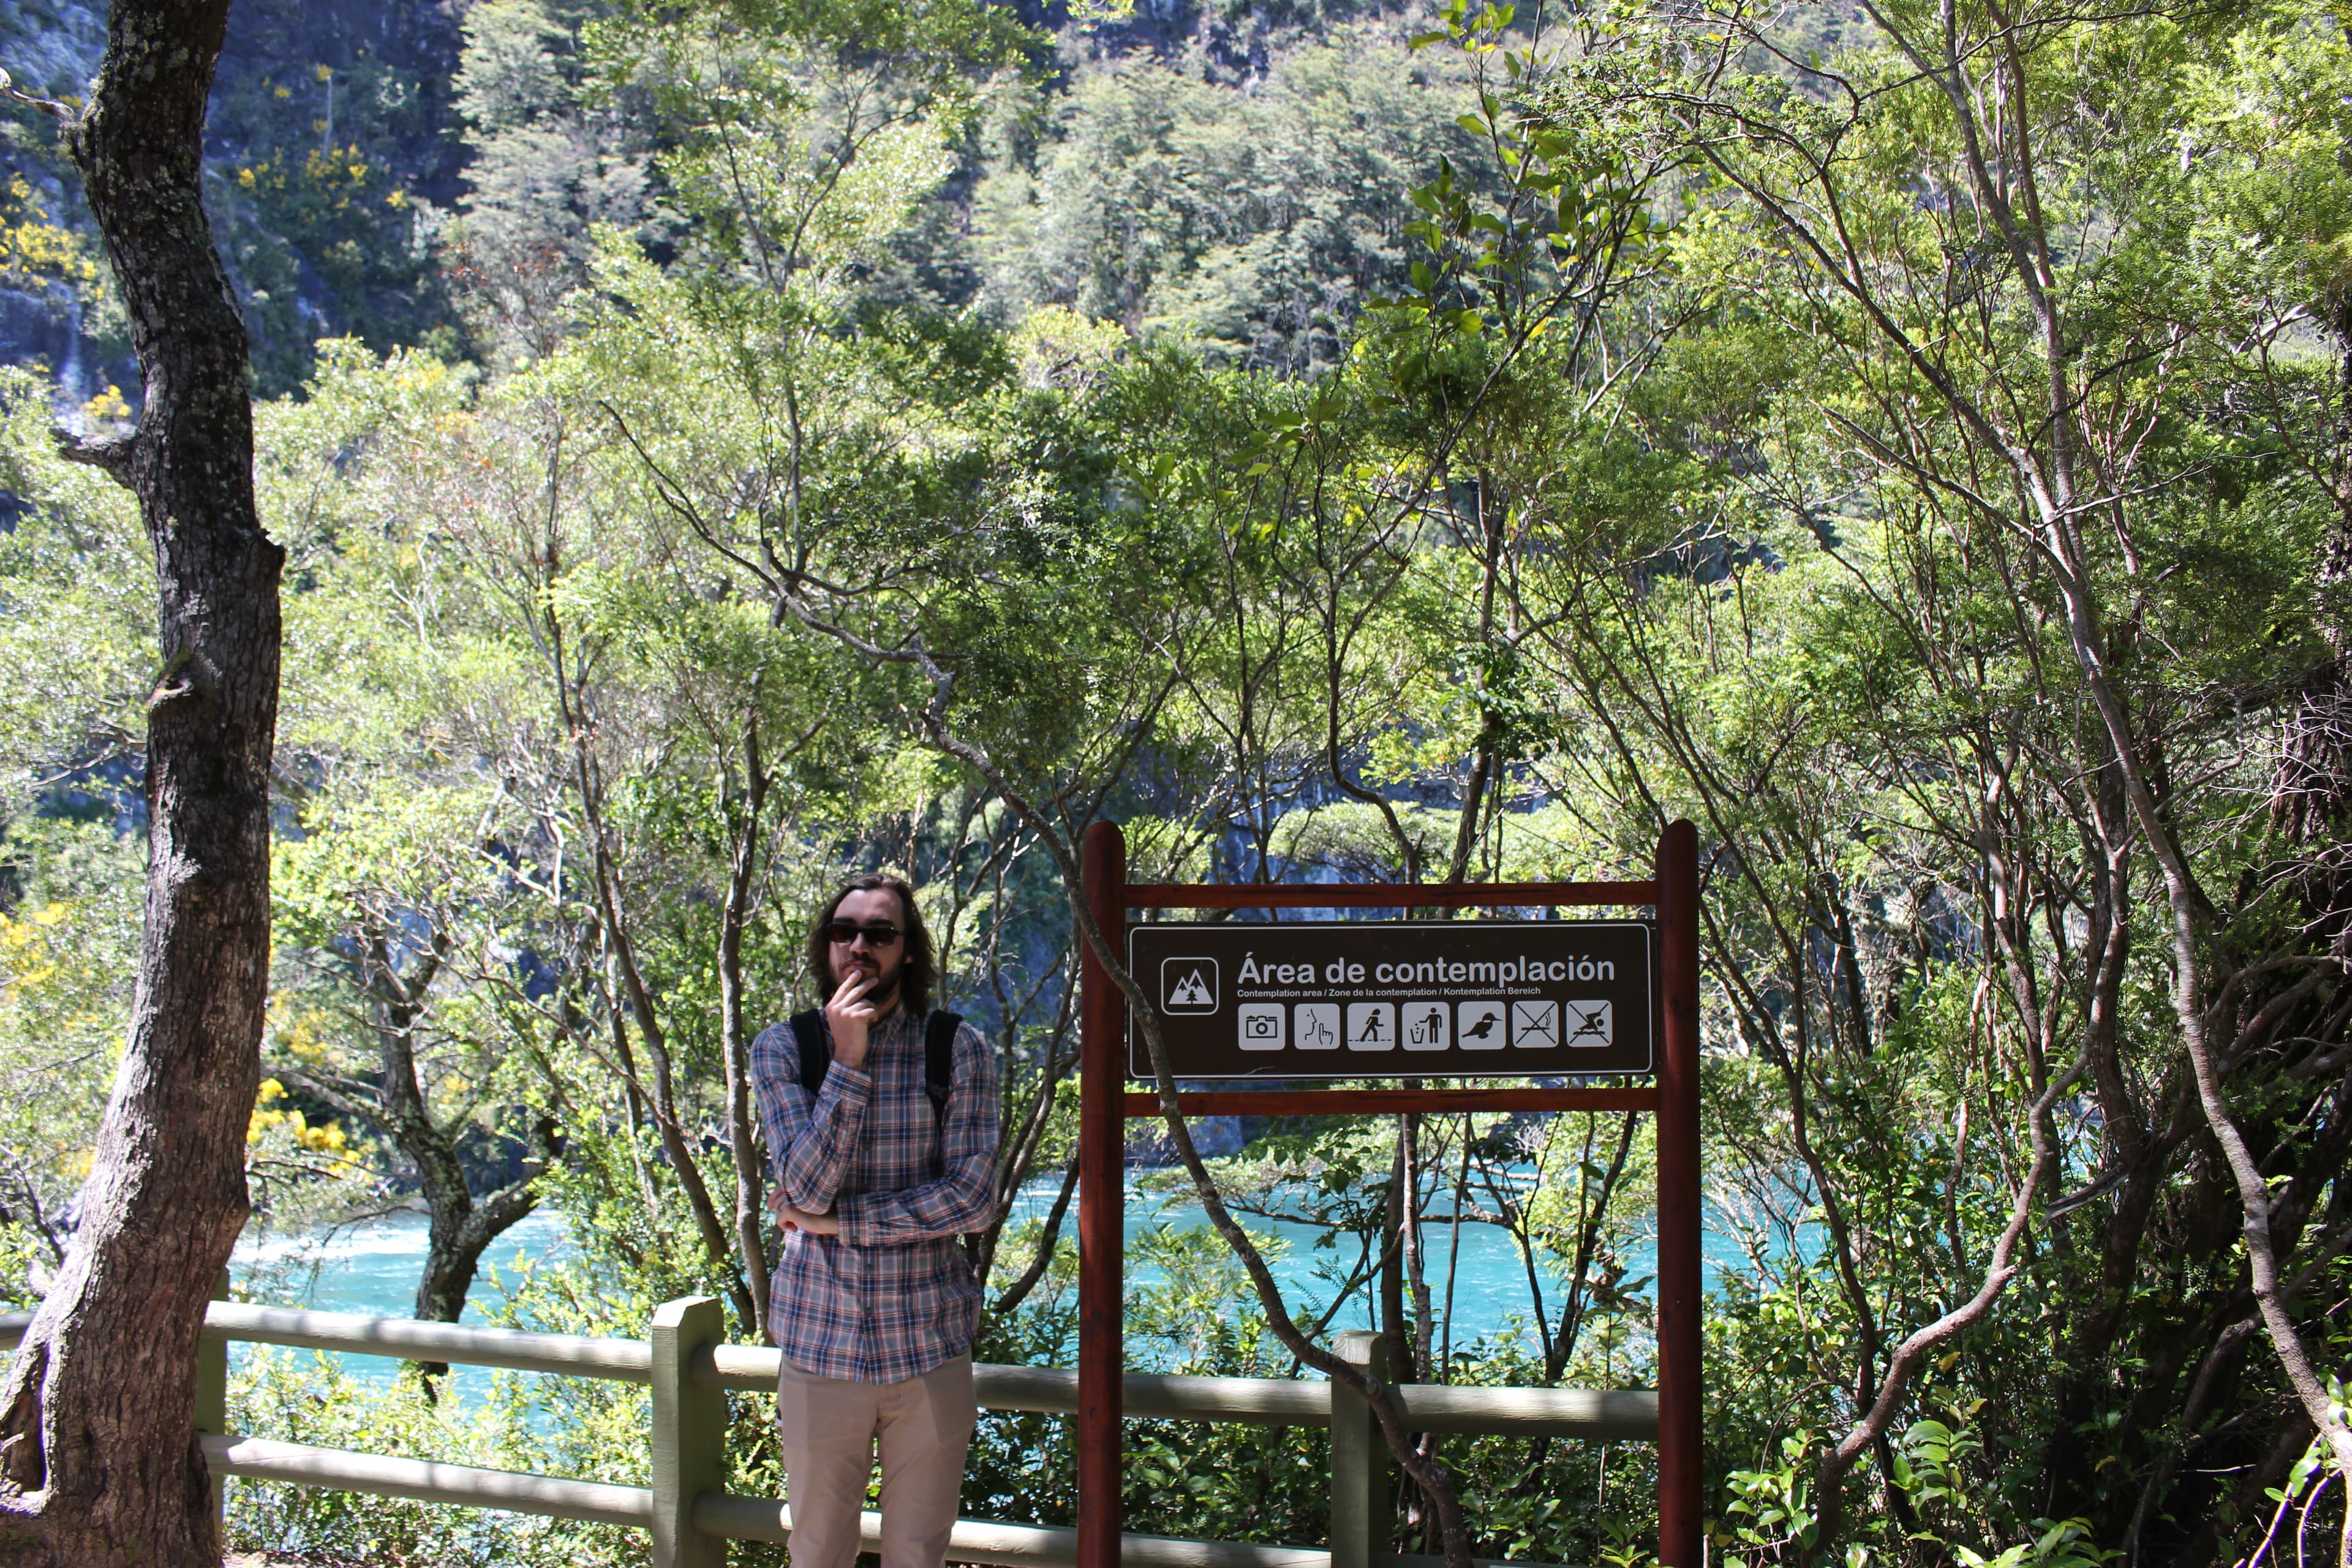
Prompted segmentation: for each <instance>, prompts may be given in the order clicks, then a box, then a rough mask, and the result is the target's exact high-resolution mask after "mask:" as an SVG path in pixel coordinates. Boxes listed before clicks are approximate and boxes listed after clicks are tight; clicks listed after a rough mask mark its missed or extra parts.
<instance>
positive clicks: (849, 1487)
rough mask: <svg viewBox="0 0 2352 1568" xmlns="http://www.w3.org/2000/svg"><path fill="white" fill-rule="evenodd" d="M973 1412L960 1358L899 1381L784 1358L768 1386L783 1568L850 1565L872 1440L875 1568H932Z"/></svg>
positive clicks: (951, 1510) (940, 1552)
mask: <svg viewBox="0 0 2352 1568" xmlns="http://www.w3.org/2000/svg"><path fill="white" fill-rule="evenodd" d="M979 1415H980V1411H979V1407H978V1406H977V1405H974V1404H973V1402H972V1392H971V1356H970V1355H969V1354H966V1355H960V1356H958V1357H956V1358H955V1359H954V1360H953V1361H950V1362H947V1363H943V1364H941V1365H940V1366H937V1367H934V1368H932V1369H931V1370H930V1371H929V1372H927V1373H924V1374H923V1375H922V1376H920V1377H910V1378H908V1379H907V1380H905V1381H904V1382H902V1383H857V1382H854V1381H851V1380H849V1379H847V1378H838V1377H819V1376H817V1375H816V1374H815V1373H811V1372H803V1371H802V1370H801V1369H800V1368H799V1367H797V1366H794V1365H793V1363H792V1362H791V1360H790V1359H789V1358H787V1359H786V1360H785V1362H784V1369H783V1374H782V1377H780V1378H779V1379H778V1380H777V1384H776V1429H777V1436H778V1437H779V1439H780V1440H781V1443H782V1448H783V1452H784V1500H785V1501H786V1502H787V1503H789V1504H791V1505H792V1514H793V1538H792V1543H791V1544H792V1555H793V1568H850V1564H851V1563H852V1562H854V1561H855V1560H856V1556H857V1523H858V1521H857V1516H858V1513H859V1511H860V1510H862V1509H863V1508H864V1507H865V1506H866V1481H867V1479H869V1478H870V1477H872V1475H873V1474H874V1446H875V1439H876V1438H877V1436H878V1437H879V1438H880V1439H881V1446H882V1568H940V1563H941V1562H943V1561H944V1560H945V1559H946V1556H947V1550H948V1532H949V1531H951V1530H953V1529H954V1528H955V1518H956V1505H957V1503H958V1502H959V1501H960V1500H961V1493H962V1489H963V1461H964V1452H965V1450H966V1449H968V1448H969V1447H971V1429H972V1426H974V1424H975V1423H976V1422H977V1421H978V1419H979Z"/></svg>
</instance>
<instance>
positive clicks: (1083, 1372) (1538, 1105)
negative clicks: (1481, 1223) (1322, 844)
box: [1077, 821, 1704, 1568]
mask: <svg viewBox="0 0 2352 1568" xmlns="http://www.w3.org/2000/svg"><path fill="white" fill-rule="evenodd" d="M1080 867H1081V876H1082V878H1083V880H1084V887H1083V889H1082V892H1083V895H1084V897H1085V899H1086V900H1087V909H1088V910H1089V911H1090V912H1091V913H1092V915H1093V916H1094V920H1095V923H1096V924H1097V927H1098V928H1099V929H1100V930H1101V931H1102V933H1103V935H1104V937H1105V939H1106V940H1108V941H1112V942H1119V939H1121V938H1123V936H1124V934H1125V932H1126V931H1127V923H1128V921H1127V917H1128V911H1129V910H1137V909H1427V908H1445V909H1462V908H1495V907H1503V908H1520V909H1525V908H1530V907H1547V906H1549V907H1569V908H1574V907H1591V906H1596V905H1598V906H1608V905H1648V906H1651V907H1653V908H1654V909H1655V910H1656V911H1657V926H1658V972H1657V986H1658V991H1659V1007H1658V1012H1659V1014H1660V1018H1659V1023H1660V1025H1661V1027H1660V1029H1659V1051H1658V1069H1657V1075H1656V1082H1655V1083H1654V1085H1653V1086H1652V1087H1648V1088H1640V1087H1636V1088H1631V1089H1582V1088H1578V1089H1233V1090H1216V1091H1198V1092H1180V1093H1179V1094H1178V1096H1177V1108H1178V1110H1181V1112H1183V1113H1184V1114H1186V1115H1202V1116H1214V1115H1288V1116H1296V1115H1342V1114H1362V1113H1370V1112H1399V1111H1415V1110H1417V1111H1434V1112H1440V1113H1443V1112H1445V1111H1461V1110H1611V1111H1619V1110H1649V1111H1652V1112H1654V1113H1655V1114H1656V1116H1657V1118H1658V1134H1657V1138H1658V1289H1657V1308H1658V1321H1657V1329H1658V1561H1659V1563H1660V1564H1661V1565H1662V1568H1702V1565H1703V1563H1704V1559H1703V1557H1702V1555H1701V1553H1702V1550H1703V1547H1702V1543H1701V1540H1700V1534H1701V1521H1700V1517H1699V1511H1700V1504H1701V1487H1702V1469H1701V1467H1702V1457H1701V1440H1702V1439H1701V1432H1700V1421H1701V1419H1702V1415H1703V1409H1704V1398H1703V1390H1704V1369H1703V1367H1702V1365H1701V1322H1700V1300H1699V1291H1700V1280H1701V1271H1700V1237H1699V1229H1700V1207H1701V1195H1700V1176H1699V1128H1698V1095H1699V1048H1698V1036H1699V1029H1698V831H1697V829H1696V827H1694V826H1692V825H1691V824H1690V823H1689V822H1687V821H1677V822H1674V823H1670V824H1668V825H1667V827H1666V830H1665V832H1664V834H1663V835H1662V836H1661V837H1660V838H1659V840H1658V850H1657V859H1656V862H1655V875H1654V877H1653V878H1652V879H1650V880H1648V881H1641V882H1627V881H1615V882H1486V883H1463V882H1454V883H1441V884H1416V883H1402V882H1356V883H1223V884H1192V885H1186V884H1181V883H1129V881H1128V879H1127V840H1126V837H1125V835H1123V834H1122V833H1121V832H1120V831H1119V829H1118V826H1117V825H1116V824H1113V823H1109V822H1097V823H1095V824H1093V825H1092V826H1089V827H1088V828H1087V832H1086V837H1085V839H1084V842H1083V846H1082V849H1081V859H1080ZM1120 945H1121V951H1123V943H1121V944H1120ZM1079 976H1080V978H1079V984H1080V991H1079V1005H1080V1013H1079V1017H1080V1025H1079V1030H1080V1032H1079V1044H1078V1419H1077V1480H1078V1510H1077V1513H1078V1517H1077V1568H1118V1562H1119V1528H1120V1522H1121V1521H1120V1515H1121V1512H1122V1510H1121V1506H1120V1499H1121V1487H1122V1481H1123V1478H1122V1476H1121V1473H1120V1471H1121V1464H1120V1460H1121V1457H1122V1449H1123V1447H1124V1444H1123V1441H1122V1431H1121V1410H1120V1398H1119V1394H1120V1378H1121V1376H1122V1374H1123V1373H1124V1372H1125V1370H1126V1346H1125V1340H1124V1327H1123V1324H1122V1321H1121V1309H1122V1287H1123V1283H1124V1277H1125V1272H1126V1252H1127V1237H1126V1218H1127V1216H1126V1206H1127V1193H1126V1186H1127V1173H1126V1142H1127V1140H1126V1123H1127V1121H1129V1120H1130V1119H1136V1120H1140V1119H1147V1118H1150V1117H1154V1116H1157V1115H1159V1114H1160V1097H1159V1095H1158V1093H1157V1092H1155V1091H1149V1090H1147V1091H1143V1092H1139V1093H1136V1092H1129V1091H1128V1090H1127V1089H1126V1087H1125V1086H1126V1081H1127V1074H1126V1054H1127V1053H1126V1051H1125V1049H1124V1048H1123V1047H1124V1044H1125V1037H1126V1032H1127V1031H1126V1024H1127V998H1126V997H1125V996H1124V995H1123V994H1120V993H1119V991H1118V988H1117V987H1115V986H1114V985H1112V984H1111V983H1110V976H1109V974H1108V972H1106V971H1105V970H1104V968H1103V966H1102V965H1101V963H1099V962H1098V961H1097V959H1096V957H1095V955H1094V952H1093V950H1092V949H1091V948H1087V949H1086V950H1085V951H1084V952H1083V953H1082V955H1081V959H1080V964H1079Z"/></svg>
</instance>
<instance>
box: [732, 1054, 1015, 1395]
mask: <svg viewBox="0 0 2352 1568" xmlns="http://www.w3.org/2000/svg"><path fill="white" fill-rule="evenodd" d="M924 1023H925V1018H924V1017H923V1016H908V1012H907V1009H905V1008H903V1007H901V1008H899V1009H898V1010H897V1011H895V1012H893V1013H891V1014H890V1016H887V1017H886V1018H884V1019H882V1020H881V1021H880V1022H879V1023H878V1024H877V1025H876V1026H875V1028H874V1031H873V1034H872V1035H871V1037H869V1042H868V1045H867V1047H866V1070H865V1071H863V1072H856V1071H853V1070H852V1069H850V1068H845V1067H844V1066H842V1065H841V1063H840V1062H839V1061H837V1060H836V1061H835V1062H834V1064H833V1066H832V1067H831V1068H829V1069H828V1070H827V1071H826V1073H825V1075H824V1090H823V1092H821V1093H819V1094H817V1095H815V1096H814V1097H812V1096H811V1095H810V1094H809V1091H808V1090H807V1089H804V1088H803V1087H802V1086H801V1056H800V1047H799V1044H798V1042H796V1041H795V1040H794V1039H793V1030H792V1026H791V1025H789V1024H777V1025H773V1026H771V1027H769V1028H767V1029H765V1030H762V1031H761V1035H760V1037H759V1038H758V1039H756V1040H754V1041H752V1042H751V1086H752V1091H753V1092H754V1094H756V1095H757V1096H758V1099H759V1105H760V1122H761V1127H762V1128H763V1129H764V1130H765V1131H766V1132H767V1135H768V1149H769V1159H770V1161H771V1163H772V1164H771V1174H772V1176H773V1177H774V1180H775V1183H776V1185H777V1186H778V1187H779V1188H780V1189H782V1192H783V1194H784V1201H785V1202H787V1203H789V1204H791V1205H793V1207H794V1208H798V1209H804V1210H806V1211H807V1212H809V1213H811V1214H823V1213H824V1211H825V1210H827V1209H831V1210H832V1211H833V1212H834V1214H835V1215H836V1216H837V1217H838V1218H839V1219H840V1221H841V1234H840V1236H838V1237H831V1236H814V1235H811V1234H810V1233H809V1232H807V1231H805V1230H789V1231H786V1232H785V1233H784V1255H783V1261H782V1263H781V1264H780V1265H779V1266H778V1267H777V1269H776V1274H775V1279H774V1282H773V1287H772V1289H771V1291H770V1293H769V1308H768V1328H769V1331H770V1333H771V1335H772V1337H773V1338H774V1340H775V1342H776V1345H777V1348H779V1349H780V1350H782V1352H784V1354H785V1355H787V1356H789V1357H790V1358H791V1359H792V1361H793V1364H795V1365H797V1366H799V1367H800V1368H802V1369H803V1371H806V1372H813V1373H816V1374H817V1375H819V1376H821V1377H840V1378H850V1379H854V1380H856V1382H859V1383H897V1382H899V1381H900V1380H902V1379H905V1378H909V1377H920V1376H921V1375H922V1374H923V1373H927V1372H929V1371H930V1370H931V1369H932V1368H934V1367H936V1366H939V1365H940V1364H941V1363H945V1362H948V1361H951V1360H953V1359H954V1358H955V1357H957V1356H960V1355H962V1354H963V1353H964V1352H967V1351H969V1350H971V1342H972V1335H973V1331H974V1330H975V1327H976V1325H977V1323H978V1321H979V1318H980V1281H979V1280H978V1279H974V1278H973V1276H972V1271H971V1263H970V1262H969V1261H967V1260H966V1258H964V1254H963V1248H962V1247H961V1246H960V1245H959V1244H958V1242H957V1237H960V1236H961V1235H963V1234H965V1233H966V1232H970V1231H975V1230H979V1229H981V1228H982V1226H985V1225H986V1224H987V1223H988V1215H989V1209H990V1205H991V1201H992V1193H993V1188H994V1185H995V1177H996V1113H997V1104H996V1100H997V1091H996V1058H995V1055H994V1054H993V1053H992V1052H991V1051H990V1050H989V1048H988V1047H987V1045H986V1044H985V1043H984V1042H983V1041H982V1039H981V1037H980V1031H979V1030H977V1029H975V1028H973V1027H972V1026H971V1025H970V1024H966V1025H964V1026H961V1028H959V1029H958V1030H957V1031H956V1037H955V1051H954V1056H953V1068H952V1074H953V1076H952V1079H951V1083H952V1087H951V1088H950V1090H949V1092H948V1115H947V1125H946V1127H945V1128H944V1129H942V1128H941V1127H940V1122H939V1120H938V1116H937V1113H936V1112H935V1111H933V1110H932V1109H931V1100H930V1096H929V1095H928V1094H926V1093H924V1092H923V1026H924ZM820 1026H822V1025H820Z"/></svg>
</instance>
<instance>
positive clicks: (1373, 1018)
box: [1348, 1002, 1397, 1051]
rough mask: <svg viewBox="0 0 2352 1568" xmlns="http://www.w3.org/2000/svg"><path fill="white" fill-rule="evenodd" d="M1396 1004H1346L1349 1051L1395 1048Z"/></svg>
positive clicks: (1388, 1049) (1389, 1049) (1390, 1049)
mask: <svg viewBox="0 0 2352 1568" xmlns="http://www.w3.org/2000/svg"><path fill="white" fill-rule="evenodd" d="M1396 1037H1397V1032H1396V1005H1395V1004H1393V1003H1390V1002H1350V1003H1349V1004H1348V1048H1349V1050H1351V1051H1392V1050H1394V1049H1396Z"/></svg>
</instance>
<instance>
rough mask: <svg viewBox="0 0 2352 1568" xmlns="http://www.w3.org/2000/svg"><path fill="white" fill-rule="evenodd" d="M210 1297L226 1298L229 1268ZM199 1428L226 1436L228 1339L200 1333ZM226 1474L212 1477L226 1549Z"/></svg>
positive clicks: (216, 1528) (219, 1538)
mask: <svg viewBox="0 0 2352 1568" xmlns="http://www.w3.org/2000/svg"><path fill="white" fill-rule="evenodd" d="M213 1300H215V1301H226V1300H228V1270H227V1269H226V1268H224V1269H222V1270H221V1277H220V1282H219V1283H218V1284H216V1285H215V1286H214V1287H213ZM194 1426H195V1428H196V1430H197V1431H198V1432H200V1433H203V1434H205V1435H206V1436H213V1437H226V1436H228V1342H227V1341H226V1340H223V1339H215V1338H214V1337H212V1336H211V1335H209V1334H204V1333H199V1334H198V1335H197V1338H196V1419H195V1422H194ZM224 1483H225V1478H223V1477H220V1476H215V1477H213V1478H212V1489H213V1539H214V1540H215V1542H218V1543H219V1545H220V1549H221V1550H222V1551H223V1552H226V1551H227V1550H228V1542H227V1541H226V1539H224V1532H225V1531H226V1530H227V1528H228V1497H227V1489H226V1485H225V1484H224Z"/></svg>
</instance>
